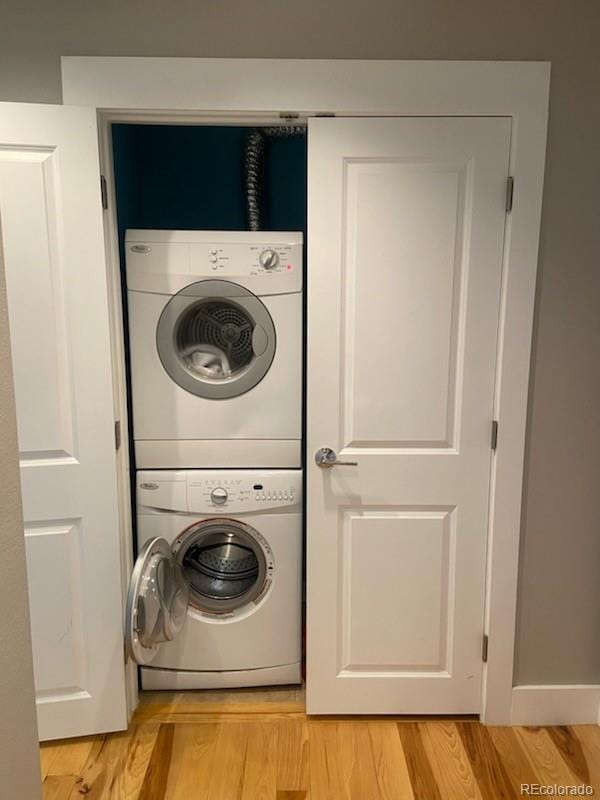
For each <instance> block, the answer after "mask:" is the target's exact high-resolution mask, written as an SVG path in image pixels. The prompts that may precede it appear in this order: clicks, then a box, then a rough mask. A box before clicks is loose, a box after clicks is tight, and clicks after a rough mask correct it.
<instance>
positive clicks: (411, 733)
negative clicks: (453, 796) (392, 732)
mask: <svg viewBox="0 0 600 800" xmlns="http://www.w3.org/2000/svg"><path fill="white" fill-rule="evenodd" d="M398 735H399V737H400V741H401V743H402V750H403V753H404V758H405V760H406V767H407V770H408V776H409V778H410V783H411V787H412V791H413V794H414V798H415V800H441V795H440V790H439V787H438V785H437V781H436V779H435V775H434V773H433V769H432V767H431V763H430V761H429V758H428V757H427V752H426V751H425V745H424V743H423V737H422V736H421V731H420V730H419V726H418V724H417V723H416V722H407V723H400V724H399V725H398Z"/></svg>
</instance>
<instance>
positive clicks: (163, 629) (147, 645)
mask: <svg viewBox="0 0 600 800" xmlns="http://www.w3.org/2000/svg"><path fill="white" fill-rule="evenodd" d="M188 600H189V586H188V584H187V582H186V580H185V577H184V575H183V571H182V569H181V567H180V566H179V564H178V563H177V561H176V559H175V558H174V556H173V552H172V550H171V547H170V546H169V543H168V542H167V540H166V539H161V538H160V537H156V538H154V539H150V540H149V541H148V542H146V544H145V545H144V546H143V548H142V550H141V552H140V555H139V556H138V559H137V561H136V562H135V566H134V568H133V572H132V574H131V580H130V581H129V590H128V592H127V607H126V611H125V641H126V645H127V652H128V654H129V655H130V657H131V658H132V659H133V660H134V661H135V662H136V664H148V663H149V662H150V661H152V659H153V658H154V656H155V655H156V653H157V652H158V649H159V647H160V645H161V644H162V643H163V642H170V641H172V640H173V639H174V638H175V637H176V636H177V634H178V633H179V632H180V631H181V629H182V628H183V624H184V622H185V619H186V616H187V609H188Z"/></svg>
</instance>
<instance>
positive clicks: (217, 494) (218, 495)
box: [210, 486, 228, 506]
mask: <svg viewBox="0 0 600 800" xmlns="http://www.w3.org/2000/svg"><path fill="white" fill-rule="evenodd" d="M227 497H228V494H227V489H223V487H222V486H219V487H217V488H216V489H213V490H212V492H211V493H210V499H211V500H212V501H213V503H214V504H215V505H217V506H222V505H223V503H224V502H225V501H226V500H227Z"/></svg>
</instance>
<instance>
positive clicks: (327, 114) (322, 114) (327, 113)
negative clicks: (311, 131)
mask: <svg viewBox="0 0 600 800" xmlns="http://www.w3.org/2000/svg"><path fill="white" fill-rule="evenodd" d="M315 117H335V113H334V112H333V111H317V113H316V114H315Z"/></svg>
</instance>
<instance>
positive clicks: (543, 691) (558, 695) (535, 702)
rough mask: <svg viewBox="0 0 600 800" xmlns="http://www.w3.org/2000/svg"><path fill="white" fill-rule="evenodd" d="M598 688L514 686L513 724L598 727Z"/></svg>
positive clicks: (599, 703) (591, 686)
mask: <svg viewBox="0 0 600 800" xmlns="http://www.w3.org/2000/svg"><path fill="white" fill-rule="evenodd" d="M599 710H600V686H599V685H559V686H515V687H514V688H513V690H512V705H511V723H512V724H513V725H586V724H592V725H597V724H598V723H599V719H600V718H599Z"/></svg>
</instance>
